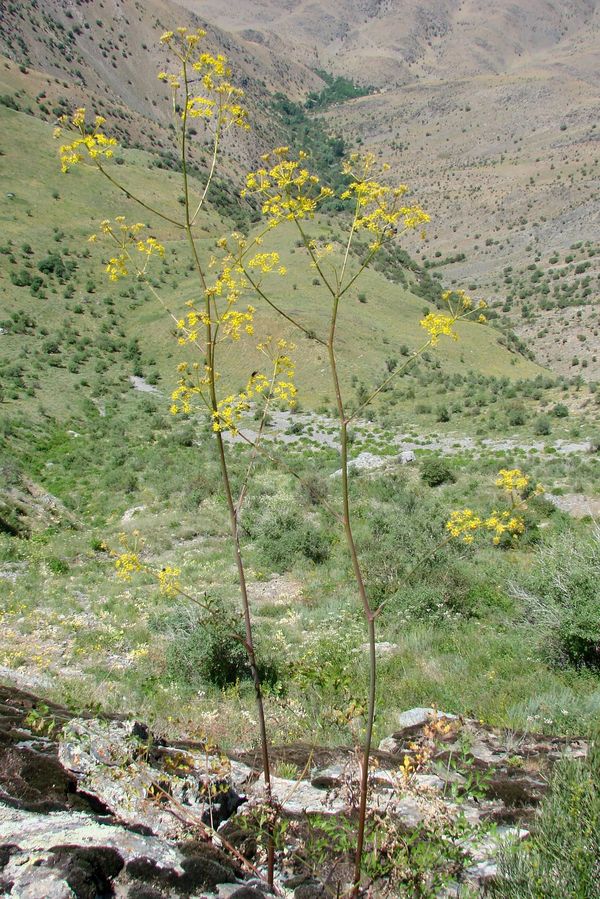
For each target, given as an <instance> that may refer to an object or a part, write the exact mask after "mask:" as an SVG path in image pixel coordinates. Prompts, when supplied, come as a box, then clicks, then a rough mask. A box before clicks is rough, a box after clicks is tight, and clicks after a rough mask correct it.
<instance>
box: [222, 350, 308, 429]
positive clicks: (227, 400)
mask: <svg viewBox="0 0 600 899" xmlns="http://www.w3.org/2000/svg"><path fill="white" fill-rule="evenodd" d="M257 349H258V350H259V352H262V353H263V354H264V355H266V356H267V357H268V358H269V359H270V361H271V378H270V379H269V378H268V377H267V376H266V375H265V374H262V373H260V372H254V373H253V374H252V375H251V376H250V378H249V380H248V383H247V384H246V387H245V389H244V390H242V391H241V392H240V393H238V394H230V395H229V396H226V397H224V399H222V400H221V401H220V402H219V403H218V404H217V408H216V410H214V411H213V425H212V427H213V431H229V433H230V434H234V435H235V434H237V433H238V424H239V422H240V419H241V418H242V416H243V415H244V414H245V413H246V412H248V410H249V409H250V403H251V401H252V399H253V398H254V397H255V396H256V395H260V394H266V395H267V397H268V399H271V398H274V399H277V400H280V401H281V402H284V403H287V405H288V406H290V407H293V406H295V405H296V394H297V390H296V386H295V384H294V382H293V377H294V369H295V366H294V362H293V361H292V359H291V357H290V355H289V353H290V352H292V351H293V350H294V349H295V345H294V344H293V343H289V342H288V341H287V340H283V339H282V340H278V341H276V342H275V341H273V339H272V338H271V337H268V338H267V339H266V340H265V341H263V342H262V343H259V344H258V346H257Z"/></svg>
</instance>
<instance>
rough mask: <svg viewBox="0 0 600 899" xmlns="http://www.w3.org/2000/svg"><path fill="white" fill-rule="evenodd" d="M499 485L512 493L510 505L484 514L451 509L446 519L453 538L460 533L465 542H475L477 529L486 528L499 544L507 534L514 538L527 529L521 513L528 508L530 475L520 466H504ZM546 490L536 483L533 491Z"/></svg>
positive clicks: (500, 472)
mask: <svg viewBox="0 0 600 899" xmlns="http://www.w3.org/2000/svg"><path fill="white" fill-rule="evenodd" d="M496 486H497V487H501V488H502V490H503V491H504V493H505V494H507V495H508V496H509V497H510V505H509V508H508V509H503V510H501V511H497V510H496V509H494V511H493V512H491V513H490V515H488V516H487V517H485V518H483V517H481V516H479V515H477V514H476V513H475V512H473V510H472V509H459V510H457V511H455V512H452V514H451V515H450V518H449V519H448V521H447V522H446V530H447V531H448V534H449V536H450V538H455V537H458V538H460V539H462V541H463V543H473V540H474V539H475V534H476V532H477V531H487V532H488V533H491V534H492V535H493V536H492V543H495V544H496V545H498V544H499V543H500V542H501V540H502V538H503V537H504V536H509V537H511V538H512V539H513V540H514V539H516V538H517V537H518V536H519V534H522V533H523V532H524V530H525V520H524V518H523V516H522V515H521V514H520V513H521V512H523V511H525V510H526V509H527V496H528V493H527V491H528V488H529V478H528V477H527V475H525V474H523V472H522V471H521V469H520V468H511V469H507V468H502V469H501V470H500V471H499V472H498V477H497V479H496ZM543 492H544V488H543V487H542V485H541V484H537V486H536V487H535V488H534V490H533V491H531V493H532V494H533V495H538V496H539V494H541V493H543Z"/></svg>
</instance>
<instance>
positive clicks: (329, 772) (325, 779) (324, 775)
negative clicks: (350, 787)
mask: <svg viewBox="0 0 600 899" xmlns="http://www.w3.org/2000/svg"><path fill="white" fill-rule="evenodd" d="M347 771H348V766H347V765H345V764H341V763H340V764H337V765H330V766H329V767H328V768H322V769H321V770H320V771H316V772H315V774H314V775H313V777H312V778H311V784H312V785H313V787H317V788H318V789H320V790H332V789H334V788H335V787H340V786H341V785H342V783H343V780H344V776H345V774H346V773H347Z"/></svg>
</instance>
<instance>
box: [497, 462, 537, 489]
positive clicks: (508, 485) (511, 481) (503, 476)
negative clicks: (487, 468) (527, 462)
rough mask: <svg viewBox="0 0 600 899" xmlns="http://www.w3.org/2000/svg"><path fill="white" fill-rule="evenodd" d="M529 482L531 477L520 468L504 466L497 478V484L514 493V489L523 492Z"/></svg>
mask: <svg viewBox="0 0 600 899" xmlns="http://www.w3.org/2000/svg"><path fill="white" fill-rule="evenodd" d="M528 484H529V478H528V477H527V475H525V474H523V472H522V471H521V469H520V468H510V469H508V468H502V469H500V471H499V472H498V477H497V479H496V486H497V487H501V488H502V489H503V490H504V491H505V492H506V493H512V492H513V490H517V491H519V492H521V491H522V490H525V488H526V487H527V485H528Z"/></svg>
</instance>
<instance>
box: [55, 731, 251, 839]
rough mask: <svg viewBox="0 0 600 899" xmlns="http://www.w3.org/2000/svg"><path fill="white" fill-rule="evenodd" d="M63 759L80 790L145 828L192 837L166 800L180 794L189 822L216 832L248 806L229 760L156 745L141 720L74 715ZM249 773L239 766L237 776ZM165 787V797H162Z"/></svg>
mask: <svg viewBox="0 0 600 899" xmlns="http://www.w3.org/2000/svg"><path fill="white" fill-rule="evenodd" d="M58 757H59V760H60V762H61V764H62V766H63V768H65V769H67V770H68V771H70V772H72V773H73V774H74V775H75V776H76V778H77V782H78V787H79V789H80V790H83V791H84V792H86V793H91V794H93V795H94V796H96V797H98V798H99V799H100V800H101V801H102V802H103V803H104V805H105V806H106V807H107V808H108V809H110V810H111V812H112V813H113V814H115V815H117V816H118V817H119V819H120V820H121V821H124V822H126V823H129V824H135V825H143V826H144V827H147V828H149V829H150V830H151V831H152V833H155V834H158V835H160V836H163V837H166V838H171V839H175V838H178V837H182V836H185V834H186V833H187V831H188V829H189V826H188V822H185V821H184V820H180V818H179V817H176V816H175V815H173V814H172V813H171V811H170V806H169V803H168V802H167V803H164V802H157V801H156V800H157V799H160V796H161V795H167V794H169V795H171V796H173V798H174V800H175V802H176V803H177V804H179V805H180V806H184V808H185V809H187V810H188V812H189V815H190V819H191V820H192V821H193V820H194V819H196V820H197V821H198V822H202V823H205V824H210V825H211V827H213V828H215V829H216V828H217V827H218V826H219V824H221V823H222V822H223V821H225V820H227V818H229V817H230V816H231V815H232V814H233V812H234V811H236V809H237V808H238V807H239V806H240V805H241V804H242V802H243V801H244V798H243V797H242V796H241V795H240V794H239V793H238V792H237V790H236V789H235V788H234V787H233V785H232V781H231V776H230V774H231V768H230V764H229V761H228V759H224V758H223V757H221V756H219V755H216V754H212V755H209V754H207V753H206V752H205V751H200V748H195V747H194V748H192V747H191V746H190V747H188V746H185V747H178V746H167V745H164V744H163V743H161V742H155V741H153V739H152V735H151V734H150V733H149V732H148V730H147V728H142V727H141V726H140V725H139V724H137V723H136V722H135V721H104V720H99V719H82V718H74V719H73V720H72V721H70V722H69V725H68V728H67V729H66V730H65V734H64V737H63V738H62V739H61V741H60V743H59V749H58ZM249 771H250V769H248V768H247V766H245V765H241V764H239V763H236V764H235V776H236V778H237V779H245V778H247V776H248V775H249ZM156 784H160V785H161V788H162V790H163V791H164V794H161V793H160V792H159V793H158V794H157V788H156Z"/></svg>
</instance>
